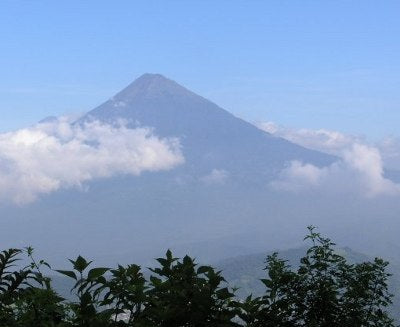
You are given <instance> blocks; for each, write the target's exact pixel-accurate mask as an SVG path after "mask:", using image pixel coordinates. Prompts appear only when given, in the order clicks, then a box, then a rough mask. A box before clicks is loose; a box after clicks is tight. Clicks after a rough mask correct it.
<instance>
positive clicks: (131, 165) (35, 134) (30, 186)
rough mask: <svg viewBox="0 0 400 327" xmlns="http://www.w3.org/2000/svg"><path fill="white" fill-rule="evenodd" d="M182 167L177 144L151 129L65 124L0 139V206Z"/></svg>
mask: <svg viewBox="0 0 400 327" xmlns="http://www.w3.org/2000/svg"><path fill="white" fill-rule="evenodd" d="M183 162H184V158H183V155H182V153H181V151H180V145H179V142H178V140H177V139H161V138H159V137H157V136H155V135H153V133H152V130H151V129H149V128H136V129H129V128H127V127H126V126H125V124H124V122H119V123H118V124H116V125H107V124H103V123H100V122H97V121H94V122H91V123H87V124H85V125H83V126H79V125H72V124H70V123H69V122H68V120H67V119H59V120H54V121H50V122H44V123H39V124H37V125H35V126H33V127H30V128H26V129H21V130H17V131H14V132H9V133H3V134H0V201H3V202H4V201H12V202H14V203H17V204H26V203H29V202H32V201H34V200H36V199H37V197H38V196H40V195H41V194H47V193H51V192H54V191H57V190H59V189H61V188H70V187H80V186H82V184H83V183H85V182H88V181H91V180H93V179H96V178H106V177H112V176H115V175H118V174H131V175H139V174H140V173H142V172H143V171H160V170H168V169H172V168H174V167H175V166H177V165H179V164H182V163H183Z"/></svg>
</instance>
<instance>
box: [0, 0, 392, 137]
mask: <svg viewBox="0 0 400 327" xmlns="http://www.w3.org/2000/svg"><path fill="white" fill-rule="evenodd" d="M399 11H400V3H399V2H398V1H385V2H384V3H383V2H376V1H361V0H360V1H334V2H328V1H320V2H317V1H268V2H261V1H260V2H256V1H254V2H252V3H251V5H249V3H248V2H247V1H235V2H232V1H218V2H216V1H198V2H194V1H190V2H181V1H165V2H164V1H142V2H138V1H135V2H132V1H119V2H118V5H116V4H114V3H110V2H108V1H85V2H82V1H67V2H61V1H57V2H54V1H40V2H27V1H9V0H6V1H2V2H1V4H0V29H1V31H2V33H1V34H0V42H1V44H2V50H1V55H0V56H1V60H0V74H1V80H0V113H1V121H0V131H8V130H11V129H16V128H23V127H25V126H27V125H30V124H33V123H34V122H36V121H38V120H40V119H42V118H43V117H45V116H48V115H61V114H71V113H82V112H86V111H88V110H90V109H92V108H93V107H95V106H97V105H98V104H100V103H101V102H103V101H104V100H106V99H107V98H108V97H110V96H112V95H113V94H114V93H115V92H116V91H119V90H120V89H122V88H123V87H124V86H126V85H127V84H129V83H130V82H131V81H132V80H134V79H135V78H136V77H138V76H139V75H141V74H142V73H145V72H158V73H162V74H164V75H166V76H168V77H170V78H172V79H174V80H176V81H177V82H179V83H181V84H183V85H185V86H186V87H188V88H189V89H192V90H193V91H195V92H196V93H198V94H201V95H203V96H205V97H207V98H209V99H210V100H212V101H214V102H216V103H218V104H219V105H220V106H222V107H223V108H225V109H227V110H229V111H231V112H233V113H234V114H235V115H238V116H240V117H242V118H245V119H247V120H249V121H274V122H276V123H278V124H281V125H284V126H288V127H291V128H300V127H301V128H310V129H319V128H324V129H329V130H335V131H339V132H344V133H346V134H352V135H365V136H366V137H367V138H370V139H374V140H377V139H381V138H384V137H386V136H390V135H392V136H397V137H398V136H400V135H399V132H398V123H399V122H400V110H399V103H400V93H399V92H398V89H399V86H400V59H399V56H398V53H399V52H400V43H399V42H398V35H399V34H400V22H399V19H398V13H399Z"/></svg>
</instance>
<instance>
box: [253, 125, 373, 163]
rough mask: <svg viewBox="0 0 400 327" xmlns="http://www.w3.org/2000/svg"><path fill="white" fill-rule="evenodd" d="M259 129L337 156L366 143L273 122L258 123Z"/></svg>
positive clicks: (350, 136)
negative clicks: (357, 144)
mask: <svg viewBox="0 0 400 327" xmlns="http://www.w3.org/2000/svg"><path fill="white" fill-rule="evenodd" d="M257 127H258V128H260V129H262V130H264V131H266V132H268V133H271V134H273V135H275V136H279V137H282V138H284V139H286V140H288V141H291V142H293V143H296V144H299V145H302V146H304V147H306V148H309V149H313V150H317V151H322V152H325V153H329V154H333V155H337V156H341V154H342V152H343V149H348V148H351V147H352V146H353V144H354V143H365V140H364V139H363V138H360V137H357V136H353V135H346V134H342V133H340V132H336V131H330V130H326V129H318V130H313V129H307V128H300V129H295V128H287V127H283V126H280V125H277V124H275V123H273V122H266V123H258V124H257Z"/></svg>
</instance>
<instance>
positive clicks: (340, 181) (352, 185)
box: [257, 122, 400, 197]
mask: <svg viewBox="0 0 400 327" xmlns="http://www.w3.org/2000/svg"><path fill="white" fill-rule="evenodd" d="M257 126H258V127H259V128H261V129H263V130H265V131H267V132H269V133H271V134H273V135H275V136H279V137H282V138H285V139H287V140H289V141H291V142H293V143H297V144H299V145H302V146H304V147H307V148H310V149H314V150H318V151H322V152H326V153H330V154H333V155H336V156H338V157H339V158H340V160H339V161H338V162H336V163H334V164H332V165H331V166H329V167H324V168H319V167H316V166H313V165H311V164H305V163H302V162H299V161H293V162H291V163H290V165H289V166H288V167H286V168H285V169H284V170H283V171H282V172H281V174H280V176H279V178H278V179H277V180H275V181H274V182H272V183H271V186H273V187H274V188H277V189H281V190H286V191H295V192H297V191H304V190H307V189H318V190H325V191H327V192H332V191H334V192H353V193H354V192H355V193H357V194H361V195H363V196H366V197H374V196H379V195H400V185H399V184H396V183H394V182H393V181H391V180H389V179H387V178H385V177H384V166H388V165H387V163H386V160H388V158H389V157H390V155H391V156H392V157H391V159H392V161H393V162H394V161H395V160H398V159H399V158H400V156H399V157H397V156H398V155H399V153H400V151H399V149H400V142H398V141H397V140H395V139H394V140H390V142H389V141H388V140H386V143H382V144H381V145H378V146H373V145H370V144H367V142H366V141H365V140H364V139H363V138H360V137H356V136H352V135H345V134H342V133H339V132H335V131H329V130H324V129H320V130H311V129H290V128H285V127H281V126H279V125H276V124H274V123H271V122H268V123H261V124H258V125H257ZM383 144H384V145H385V146H386V148H385V151H384V150H383V149H384V147H383ZM393 159H394V160H393ZM399 162H400V160H399ZM392 165H393V164H392ZM398 167H400V166H398Z"/></svg>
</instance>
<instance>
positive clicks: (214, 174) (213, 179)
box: [200, 169, 229, 184]
mask: <svg viewBox="0 0 400 327" xmlns="http://www.w3.org/2000/svg"><path fill="white" fill-rule="evenodd" d="M228 176H229V173H228V172H227V171H226V170H224V169H213V170H212V171H211V172H210V173H209V174H208V175H205V176H203V177H201V178H200V180H201V181H202V182H203V183H205V184H223V183H225V181H226V179H227V178H228Z"/></svg>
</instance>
